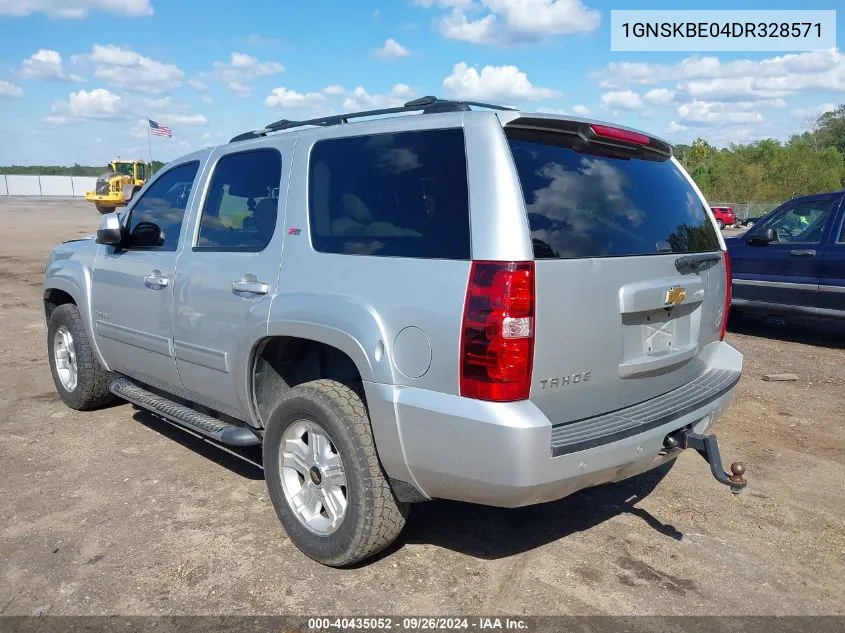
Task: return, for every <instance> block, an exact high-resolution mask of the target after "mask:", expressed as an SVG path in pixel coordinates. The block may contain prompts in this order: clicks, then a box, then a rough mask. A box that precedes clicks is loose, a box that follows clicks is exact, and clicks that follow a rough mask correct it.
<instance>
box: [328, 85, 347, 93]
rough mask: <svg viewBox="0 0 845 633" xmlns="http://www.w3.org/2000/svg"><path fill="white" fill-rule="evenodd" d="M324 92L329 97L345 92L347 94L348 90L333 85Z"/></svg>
mask: <svg viewBox="0 0 845 633" xmlns="http://www.w3.org/2000/svg"><path fill="white" fill-rule="evenodd" d="M323 92H325V93H326V94H327V95H342V94H343V93H344V92H346V88H344V87H343V86H341V85H340V84H331V85H329V86H326V87H325V88H323Z"/></svg>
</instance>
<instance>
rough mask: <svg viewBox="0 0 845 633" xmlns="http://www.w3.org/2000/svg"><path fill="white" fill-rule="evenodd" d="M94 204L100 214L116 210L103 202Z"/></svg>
mask: <svg viewBox="0 0 845 633" xmlns="http://www.w3.org/2000/svg"><path fill="white" fill-rule="evenodd" d="M94 206H95V207H97V211H98V212H99V213H100V215H105V214H106V213H111V212H112V211H114V209H112V208H111V207H104V206H103V205H101V204H97V205H94Z"/></svg>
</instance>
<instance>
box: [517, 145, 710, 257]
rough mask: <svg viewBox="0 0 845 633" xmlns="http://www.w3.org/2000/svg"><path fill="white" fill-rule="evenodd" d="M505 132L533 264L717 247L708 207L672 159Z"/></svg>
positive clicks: (704, 249) (688, 251) (687, 251)
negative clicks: (588, 148)
mask: <svg viewBox="0 0 845 633" xmlns="http://www.w3.org/2000/svg"><path fill="white" fill-rule="evenodd" d="M507 135H508V140H509V143H510V147H511V152H512V153H513V158H514V163H515V164H516V169H517V172H518V174H519V180H520V183H521V185H522V192H523V196H524V198H525V205H526V209H527V212H528V222H529V225H530V228H531V237H532V241H533V245H534V257H535V258H536V259H567V258H584V257H625V256H633V255H658V254H664V253H693V252H707V251H716V250H719V248H720V246H719V239H718V237H717V235H716V229H715V228H714V227H713V224H712V223H711V221H710V219H709V216H708V213H707V209H706V208H705V207H704V205H702V203H701V199H700V198H699V197H698V195H697V194H696V192H695V190H694V189H693V188H692V186H691V185H690V183H689V182H688V181H687V179H686V178H685V177H684V175H683V173H681V171H680V170H679V169H678V167H677V166H676V165H675V164H674V163H673V161H671V160H670V159H668V158H665V157H662V156H656V155H655V156H653V157H652V156H648V157H643V156H639V155H638V156H630V155H626V154H625V153H624V152H623V151H619V152H613V153H610V152H603V153H596V154H592V153H587V152H584V151H576V150H575V149H573V148H572V147H571V146H570V143H571V141H570V140H569V137H567V136H566V135H563V134H556V133H549V132H541V131H533V130H508V131H507Z"/></svg>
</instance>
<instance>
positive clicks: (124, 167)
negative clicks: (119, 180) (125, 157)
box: [114, 163, 135, 176]
mask: <svg viewBox="0 0 845 633" xmlns="http://www.w3.org/2000/svg"><path fill="white" fill-rule="evenodd" d="M114 166H115V168H116V170H115V171H117V173H118V174H123V175H124V176H134V175H135V174H134V173H133V172H132V163H115V164H114Z"/></svg>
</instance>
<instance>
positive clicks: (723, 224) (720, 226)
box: [716, 218, 725, 231]
mask: <svg viewBox="0 0 845 633" xmlns="http://www.w3.org/2000/svg"><path fill="white" fill-rule="evenodd" d="M716 226H718V227H719V230H720V231H721V230H722V229H724V228H725V223H724V222H723V221H722V220H719V219H718V218H717V219H716Z"/></svg>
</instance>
